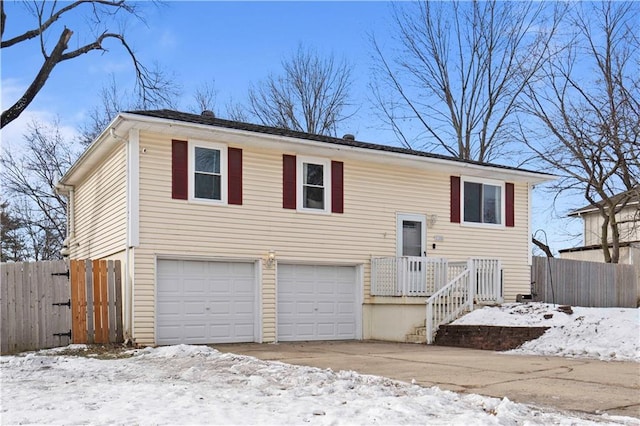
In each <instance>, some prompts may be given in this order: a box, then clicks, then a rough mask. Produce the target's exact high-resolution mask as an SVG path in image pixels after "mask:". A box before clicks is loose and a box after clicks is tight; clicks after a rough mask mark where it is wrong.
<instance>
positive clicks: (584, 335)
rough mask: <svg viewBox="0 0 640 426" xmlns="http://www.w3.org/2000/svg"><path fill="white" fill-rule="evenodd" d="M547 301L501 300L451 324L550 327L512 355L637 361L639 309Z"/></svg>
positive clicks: (639, 325)
mask: <svg viewBox="0 0 640 426" xmlns="http://www.w3.org/2000/svg"><path fill="white" fill-rule="evenodd" d="M571 311H572V313H569V314H568V313H565V312H562V311H561V310H559V306H558V305H552V304H547V303H524V304H523V303H505V304H503V305H501V306H497V307H484V308H482V309H476V310H475V311H473V312H471V313H469V314H467V315H465V316H464V317H462V318H460V319H458V320H457V321H454V322H453V323H452V324H466V325H499V326H540V327H551V328H550V329H549V330H547V331H546V333H545V334H543V335H542V336H541V337H540V338H538V339H536V340H532V341H530V342H527V343H525V344H524V345H522V346H521V347H519V348H518V349H514V350H512V351H509V352H508V353H512V354H527V355H551V356H565V357H578V358H594V359H600V360H605V361H635V362H640V309H638V308H636V309H632V308H581V307H575V306H574V307H571Z"/></svg>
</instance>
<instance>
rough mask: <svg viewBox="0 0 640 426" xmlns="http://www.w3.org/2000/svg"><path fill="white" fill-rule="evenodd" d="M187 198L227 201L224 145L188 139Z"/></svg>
mask: <svg viewBox="0 0 640 426" xmlns="http://www.w3.org/2000/svg"><path fill="white" fill-rule="evenodd" d="M189 154H190V155H189V158H190V160H191V161H190V162H189V177H190V179H189V198H190V199H193V200H202V201H208V202H219V203H226V201H227V148H226V146H224V145H219V144H214V143H209V142H198V141H189Z"/></svg>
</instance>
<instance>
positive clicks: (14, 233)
mask: <svg viewBox="0 0 640 426" xmlns="http://www.w3.org/2000/svg"><path fill="white" fill-rule="evenodd" d="M22 228H23V225H22V222H21V221H20V219H18V218H17V217H16V216H15V214H14V211H13V210H12V209H11V207H10V206H9V203H8V202H7V201H0V248H1V250H0V262H20V261H22V260H25V242H24V236H23V235H22V233H21V230H22Z"/></svg>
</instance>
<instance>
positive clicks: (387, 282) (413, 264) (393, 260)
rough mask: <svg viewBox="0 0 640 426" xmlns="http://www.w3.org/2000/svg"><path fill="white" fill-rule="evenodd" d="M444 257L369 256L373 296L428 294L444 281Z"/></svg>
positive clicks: (438, 287) (441, 285)
mask: <svg viewBox="0 0 640 426" xmlns="http://www.w3.org/2000/svg"><path fill="white" fill-rule="evenodd" d="M447 275H448V271H447V259H441V258H436V257H412V256H404V257H377V258H373V259H371V294H372V295H373V296H428V295H430V294H433V293H435V292H436V291H437V290H438V289H440V288H442V287H444V285H445V284H447Z"/></svg>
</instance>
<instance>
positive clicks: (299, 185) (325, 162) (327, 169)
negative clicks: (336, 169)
mask: <svg viewBox="0 0 640 426" xmlns="http://www.w3.org/2000/svg"><path fill="white" fill-rule="evenodd" d="M304 163H311V164H320V165H322V166H323V168H324V170H323V173H322V176H323V178H324V181H323V183H324V209H310V208H305V207H304V199H303V195H304V167H303V166H304ZM296 207H297V211H299V212H305V213H320V214H329V213H331V160H329V159H328V158H320V157H302V156H299V155H298V156H296Z"/></svg>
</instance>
